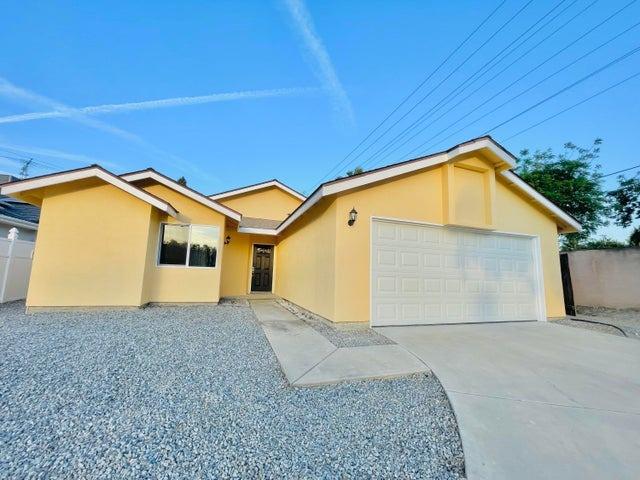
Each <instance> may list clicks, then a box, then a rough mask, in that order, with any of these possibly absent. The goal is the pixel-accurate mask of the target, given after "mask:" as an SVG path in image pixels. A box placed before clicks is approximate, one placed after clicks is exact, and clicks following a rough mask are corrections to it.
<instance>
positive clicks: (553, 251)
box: [495, 181, 565, 317]
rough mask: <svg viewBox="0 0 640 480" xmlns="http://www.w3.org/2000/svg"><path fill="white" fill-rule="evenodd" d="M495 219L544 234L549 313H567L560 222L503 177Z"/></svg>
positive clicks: (505, 227) (499, 226) (502, 225)
mask: <svg viewBox="0 0 640 480" xmlns="http://www.w3.org/2000/svg"><path fill="white" fill-rule="evenodd" d="M495 223H496V230H499V231H503V232H513V233H526V234H529V235H538V236H539V237H540V250H541V256H542V275H543V278H544V292H545V302H546V307H547V317H564V316H565V310H564V296H563V293H562V278H561V276H560V255H559V247H558V228H557V226H556V223H555V222H554V221H553V220H552V219H551V218H550V217H549V216H547V215H546V214H545V213H544V212H542V211H541V210H539V209H538V208H536V207H534V206H533V205H532V204H530V203H529V202H527V201H526V200H525V199H524V198H523V197H521V196H520V195H519V194H518V193H516V192H514V191H513V190H511V189H510V188H509V187H508V186H507V185H506V184H504V183H502V182H501V181H497V182H496V222H495Z"/></svg>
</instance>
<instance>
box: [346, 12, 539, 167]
mask: <svg viewBox="0 0 640 480" xmlns="http://www.w3.org/2000/svg"><path fill="white" fill-rule="evenodd" d="M532 2H533V0H529V2H527V3H526V4H525V5H523V6H522V7H521V8H520V10H518V11H517V12H516V13H514V14H513V15H512V16H511V17H510V18H509V19H508V20H507V21H506V22H505V23H503V24H502V25H501V26H500V28H498V30H496V31H495V32H493V34H492V35H491V36H489V38H487V39H486V40H485V41H484V42H483V43H482V44H481V45H480V46H479V47H478V48H476V49H475V50H474V51H473V52H471V54H469V56H467V58H465V59H464V60H463V61H462V63H460V64H459V65H458V66H457V67H456V68H455V69H453V70H452V71H451V72H449V74H448V75H447V76H446V77H445V78H443V79H442V80H441V81H440V83H438V84H437V85H436V86H435V87H433V88H432V89H431V90H429V92H427V94H426V95H424V96H423V97H422V98H421V99H420V100H419V101H418V102H417V103H415V104H414V105H413V107H411V108H410V109H409V110H408V111H407V112H405V113H404V114H403V115H402V116H401V117H400V118H399V119H398V120H396V121H395V122H394V123H393V124H392V125H391V126H390V127H388V128H387V129H386V130H385V131H384V132H382V134H380V135H378V137H377V138H376V139H375V140H374V141H373V142H371V143H370V144H369V146H368V147H366V148H365V149H364V150H362V151H361V152H360V153H359V154H358V155H356V156H355V157H354V158H352V159H351V161H350V162H349V163H348V164H347V165H349V164H352V163H353V162H355V161H356V160H357V159H358V158H360V157H361V156H362V155H363V154H364V153H365V152H366V151H367V150H369V149H370V148H371V147H372V146H373V145H375V144H376V143H377V142H378V141H379V140H380V139H382V137H384V136H385V135H386V134H387V133H389V131H391V130H392V129H393V128H394V127H395V126H396V125H398V124H399V123H400V122H401V121H402V120H404V119H405V118H406V117H407V116H408V115H409V114H411V112H413V111H414V110H415V109H416V108H417V107H418V106H420V105H421V104H422V102H424V101H425V100H426V99H427V98H428V97H429V96H430V95H431V94H432V93H433V92H435V91H436V90H437V89H438V88H440V87H441V86H442V85H443V84H444V83H445V82H446V81H447V80H449V78H451V76H453V74H455V73H456V72H457V71H458V70H459V69H460V68H461V67H462V66H464V64H466V63H467V61H469V60H470V59H471V58H472V57H473V56H474V55H475V54H476V53H478V51H480V50H481V49H482V48H483V47H484V46H485V45H487V44H488V43H489V42H490V41H491V40H493V38H494V37H495V36H496V35H497V34H498V33H500V32H501V31H502V30H503V29H504V28H506V26H507V25H509V24H510V23H511V22H512V21H513V20H515V18H516V17H517V16H518V15H520V13H522V12H523V11H524V10H525V9H526V8H527V7H528V6H529V5H530V4H531V3H532Z"/></svg>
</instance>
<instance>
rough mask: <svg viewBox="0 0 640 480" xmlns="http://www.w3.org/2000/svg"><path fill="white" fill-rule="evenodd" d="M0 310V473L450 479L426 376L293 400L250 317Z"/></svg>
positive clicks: (459, 464)
mask: <svg viewBox="0 0 640 480" xmlns="http://www.w3.org/2000/svg"><path fill="white" fill-rule="evenodd" d="M23 310H24V305H23V304H22V303H11V304H5V305H0V352H2V353H1V355H0V477H3V478H25V477H33V478H46V477H65V478H69V477H82V478H96V477H102V478H108V477H111V478H133V477H136V478H137V477H152V478H195V477H213V478H230V477H231V478H234V477H235V478H248V477H249V478H256V477H262V478H350V477H351V478H358V477H367V478H371V477H376V478H391V477H395V478H398V477H400V478H411V477H414V478H443V479H444V478H462V476H463V474H464V460H463V455H462V448H461V444H460V439H459V436H458V433H457V427H456V422H455V418H454V416H453V413H452V411H451V407H450V405H449V403H448V401H447V398H446V396H445V394H444V392H443V390H442V387H441V386H440V384H439V382H438V381H437V379H435V377H433V376H416V377H414V378H407V379H400V380H393V381H375V382H359V383H350V384H342V385H335V386H329V387H322V388H313V389H294V388H290V387H288V386H287V385H286V383H285V382H284V379H283V377H282V374H281V372H280V370H279V368H278V363H277V361H276V359H275V357H274V355H273V353H272V351H271V349H270V347H269V345H268V343H267V341H266V339H265V338H264V335H263V333H262V331H261V329H260V327H259V326H258V325H257V323H256V321H255V318H254V317H253V314H252V312H251V310H250V309H249V308H248V307H246V306H242V305H239V306H238V305H230V306H217V307H164V308H161V307H151V308H146V309H142V310H129V311H108V312H96V311H93V312H67V313H63V312H56V313H47V314H45V313H40V314H36V315H25V314H24V313H23Z"/></svg>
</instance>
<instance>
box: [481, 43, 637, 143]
mask: <svg viewBox="0 0 640 480" xmlns="http://www.w3.org/2000/svg"><path fill="white" fill-rule="evenodd" d="M638 51H640V47H636V48H634V49H632V50H629V51H628V52H627V53H625V54H624V55H621V56H619V57H618V58H616V59H614V60H612V61H610V62H609V63H607V64H606V65H603V66H602V67H600V68H598V69H596V70H594V71H593V72H591V73H589V74H587V75H585V76H584V77H582V78H580V79H579V80H576V81H575V82H573V83H571V84H570V85H567V86H566V87H564V88H561V89H560V90H558V91H557V92H555V93H553V94H551V95H549V96H548V97H546V98H543V99H542V100H540V101H539V102H536V103H534V104H533V105H531V106H530V107H528V108H525V109H524V110H522V111H521V112H519V113H516V114H515V115H513V116H511V117H509V118H508V119H507V120H504V121H503V122H500V123H498V124H497V125H495V126H493V127H491V128H490V129H489V130H487V131H486V132H485V133H484V135H488V134H489V133H490V132H492V131H494V130H497V129H498V128H500V127H502V126H504V125H506V124H507V123H509V122H512V121H513V120H515V119H516V118H519V117H521V116H522V115H524V114H525V113H527V112H530V111H531V110H533V109H534V108H537V107H539V106H540V105H542V104H544V103H546V102H548V101H549V100H552V99H553V98H555V97H557V96H558V95H561V94H563V93H564V92H566V91H568V90H571V89H572V88H573V87H575V86H577V85H579V84H581V83H582V82H585V81H586V80H588V79H590V78H591V77H594V76H596V75H598V74H599V73H602V72H603V71H604V70H606V69H608V68H611V67H612V66H614V65H616V64H617V63H620V62H621V61H623V60H625V59H626V58H628V57H630V56H632V55H635V54H636V53H638Z"/></svg>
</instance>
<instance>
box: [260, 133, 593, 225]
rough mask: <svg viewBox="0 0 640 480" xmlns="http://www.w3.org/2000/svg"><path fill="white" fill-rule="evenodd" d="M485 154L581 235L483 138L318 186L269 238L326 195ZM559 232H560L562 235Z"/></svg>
mask: <svg viewBox="0 0 640 480" xmlns="http://www.w3.org/2000/svg"><path fill="white" fill-rule="evenodd" d="M478 150H485V151H487V152H488V153H489V154H490V155H491V157H492V159H493V161H494V162H495V164H496V166H497V168H498V172H497V173H496V174H497V175H501V176H502V177H503V178H504V179H505V180H506V181H507V182H508V183H509V184H512V185H514V186H515V187H516V188H517V189H518V190H520V191H521V192H522V193H523V194H524V195H526V196H527V197H529V198H530V199H531V200H532V201H533V202H534V203H537V204H539V205H540V206H542V207H543V208H544V209H546V210H547V211H549V212H550V213H551V214H552V215H553V216H555V217H556V218H557V219H558V220H560V222H562V223H563V224H564V226H563V228H562V230H564V231H580V230H582V227H581V226H580V223H579V222H578V221H577V220H576V219H575V218H573V217H572V216H571V215H569V214H568V213H566V212H565V211H564V210H562V209H561V208H560V207H558V206H557V205H556V204H554V203H553V202H552V201H551V200H549V199H548V198H546V197H545V196H544V195H542V194H541V193H540V192H538V191H537V190H535V189H534V188H533V187H531V186H530V185H529V184H528V183H526V182H525V181H524V180H522V179H521V178H520V177H518V176H517V175H516V174H515V173H513V172H511V171H509V170H508V169H510V168H513V167H514V166H515V161H516V157H515V156H514V155H513V154H512V153H510V152H509V151H507V149H505V148H504V147H503V146H502V145H500V144H499V143H498V142H496V141H495V140H494V139H493V138H491V137H490V136H484V137H479V138H475V139H472V140H469V141H467V142H464V143H461V144H459V145H455V146H454V147H451V148H450V149H448V150H445V151H442V152H438V153H434V154H431V155H428V156H425V157H419V158H415V159H412V160H407V161H404V162H400V163H396V164H392V165H388V166H386V167H381V168H376V169H374V170H369V171H366V172H363V173H360V174H357V175H353V176H351V177H346V178H340V179H337V180H332V181H329V182H325V183H323V184H321V185H320V186H319V187H318V188H316V189H315V190H314V192H313V193H312V194H311V195H310V196H309V197H308V198H307V200H306V201H305V202H303V203H302V204H301V205H300V206H299V207H298V208H297V209H296V210H295V211H294V212H293V213H292V214H291V215H290V216H289V217H288V218H287V219H286V220H284V221H283V222H282V223H281V224H280V225H279V226H278V228H277V229H275V230H274V231H273V232H272V233H271V234H272V235H279V234H280V233H282V231H284V230H285V229H286V228H287V227H288V226H289V225H291V224H292V223H293V222H295V221H296V220H297V219H298V218H300V217H301V216H302V215H303V214H304V213H305V212H306V211H307V210H309V209H310V208H311V207H313V206H314V205H315V204H316V203H318V202H319V201H320V200H321V199H322V198H324V197H326V196H328V195H334V194H337V193H341V192H345V191H347V190H351V189H354V188H359V187H363V186H366V185H369V184H372V183H376V182H380V181H383V180H387V179H390V178H394V177H398V176H400V175H405V174H407V173H411V172H415V171H418V170H422V169H425V168H428V167H432V166H435V165H439V164H442V163H446V162H448V161H450V160H452V159H454V158H456V157H458V156H460V155H463V154H465V153H470V152H473V151H478ZM562 230H561V231H562Z"/></svg>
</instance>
